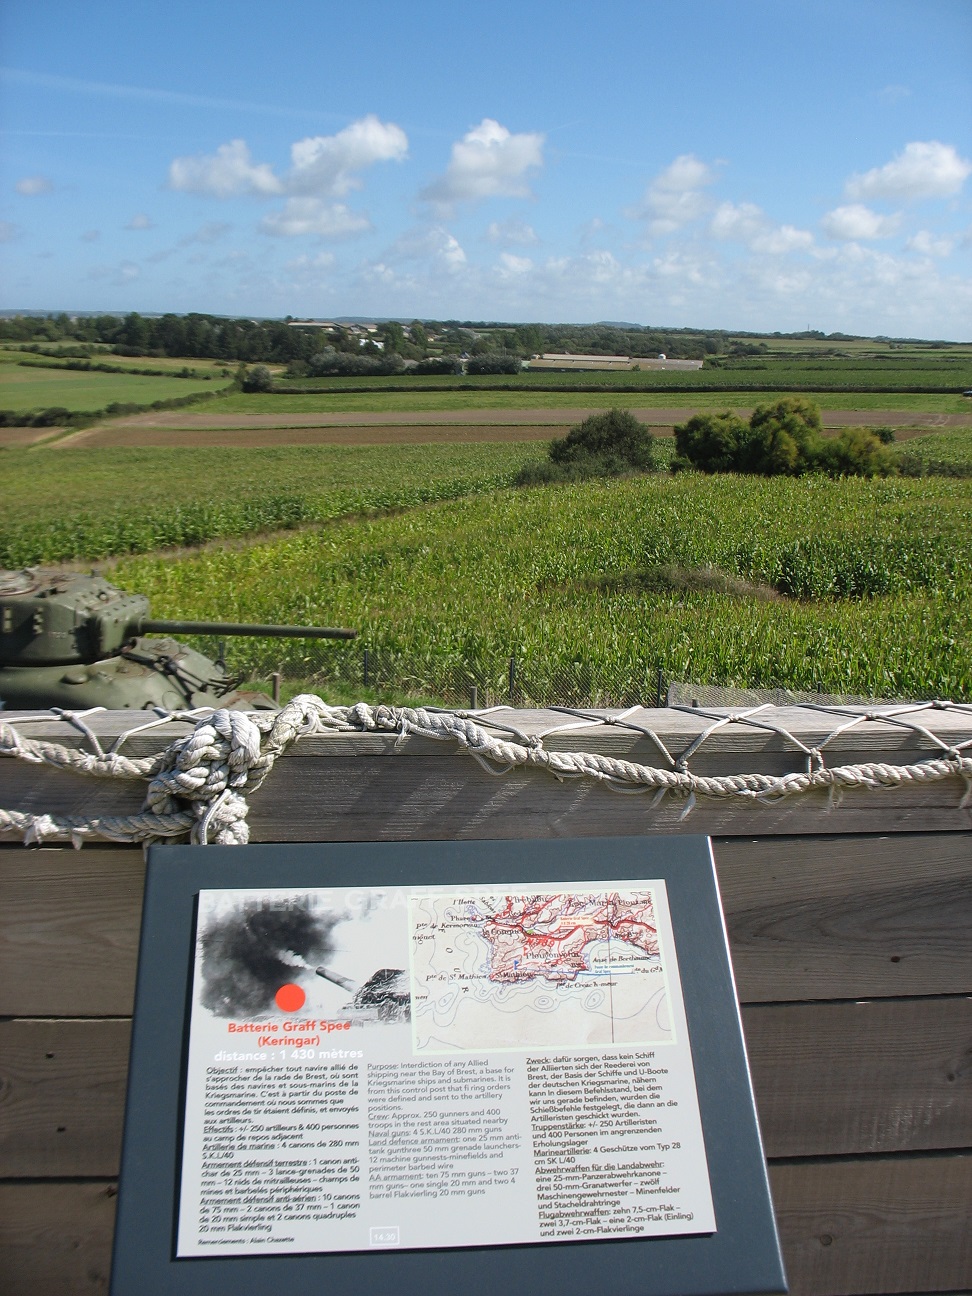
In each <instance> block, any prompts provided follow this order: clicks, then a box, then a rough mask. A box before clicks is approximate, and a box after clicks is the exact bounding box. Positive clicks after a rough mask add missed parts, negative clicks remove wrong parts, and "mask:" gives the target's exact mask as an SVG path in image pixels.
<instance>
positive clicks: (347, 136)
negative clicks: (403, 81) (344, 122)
mask: <svg viewBox="0 0 972 1296" xmlns="http://www.w3.org/2000/svg"><path fill="white" fill-rule="evenodd" d="M407 156H408V137H407V136H406V134H405V132H404V131H403V130H402V129H401V127H400V126H396V125H395V124H394V123H393V122H387V123H386V122H381V121H379V120H378V118H377V117H376V116H375V115H374V113H369V114H368V116H367V117H362V118H361V120H360V121H356V122H352V123H351V125H350V126H347V127H345V129H344V130H342V131H338V133H337V134H336V135H314V136H309V137H308V138H307V139H302V140H298V141H297V142H296V143H295V144H292V145H291V148H290V158H291V162H292V163H293V167H292V169H291V171H290V174H289V175H288V176H287V177H286V179H285V181H284V184H285V187H286V190H287V192H288V193H290V194H313V195H316V196H317V197H322V198H340V197H343V196H344V195H345V194H347V193H350V192H351V190H352V189H360V188H361V181H360V179H358V177H357V176H356V175H355V174H354V173H355V172H356V171H363V170H364V169H365V167H369V166H373V165H374V164H375V163H376V162H401V161H402V160H403V159H404V158H405V157H407Z"/></svg>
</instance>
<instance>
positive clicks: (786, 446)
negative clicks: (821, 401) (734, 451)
mask: <svg viewBox="0 0 972 1296" xmlns="http://www.w3.org/2000/svg"><path fill="white" fill-rule="evenodd" d="M822 430H823V428H822V426H821V423H820V409H819V407H818V406H817V405H815V404H814V402H813V401H812V400H809V399H808V398H807V397H806V396H785V397H784V398H783V399H782V400H779V401H777V402H776V403H775V404H774V405H759V406H757V407H756V409H754V410H753V413H752V417H751V418H750V420H749V432H748V434H747V436H746V437H745V439H744V440H743V441H742V443H741V444H740V447H739V451H740V453H739V461H738V470H739V471H740V472H751V473H760V474H761V475H763V476H769V477H771V476H775V475H776V474H778V473H791V474H793V473H801V472H806V471H807V470H808V469H809V468H812V467H813V462H814V456H815V451H816V448H817V447H816V443H817V442H818V441H819V439H820V434H821V432H822Z"/></svg>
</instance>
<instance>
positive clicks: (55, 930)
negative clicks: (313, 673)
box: [0, 833, 972, 1017]
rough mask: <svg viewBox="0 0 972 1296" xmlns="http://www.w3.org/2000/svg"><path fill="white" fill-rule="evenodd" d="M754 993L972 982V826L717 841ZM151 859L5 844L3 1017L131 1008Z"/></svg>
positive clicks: (767, 996) (902, 991) (843, 993)
mask: <svg viewBox="0 0 972 1296" xmlns="http://www.w3.org/2000/svg"><path fill="white" fill-rule="evenodd" d="M714 850H715V855H716V862H717V865H718V871H719V883H720V887H721V890H722V896H723V904H724V908H725V913H726V921H727V924H728V927H729V935H730V942H731V946H732V956H733V964H734V967H735V973H736V983H737V988H738V991H739V996H740V999H741V1000H742V1001H743V1002H750V1003H756V1002H772V1001H774V1000H796V999H857V998H865V997H867V998H872V997H882V996H892V995H935V994H961V993H965V992H967V990H968V988H969V987H970V986H972V949H970V944H969V940H968V932H969V930H970V929H972V887H970V886H969V877H970V876H972V835H967V834H946V833H933V834H927V835H921V834H914V835H911V834H903V835H897V836H891V837H866V836H859V837H852V836H851V837H832V838H820V837H812V836H808V837H795V838H773V837H769V838H763V839H759V840H753V839H752V838H749V839H739V838H731V839H717V840H716V841H715V843H714ZM143 876H144V865H143V863H142V852H141V850H140V849H139V848H131V847H95V846H86V847H85V848H84V849H83V850H82V851H73V850H71V849H70V848H67V849H46V850H24V849H23V848H22V847H20V846H7V847H0V1015H6V1016H20V1017H33V1016H56V1017H71V1016H93V1017H101V1016H116V1015H117V1016H123V1015H125V1014H128V1013H130V1012H131V1010H132V996H133V990H134V984H135V960H136V956H137V947H138V930H139V921H140V914H141V903H142V880H143Z"/></svg>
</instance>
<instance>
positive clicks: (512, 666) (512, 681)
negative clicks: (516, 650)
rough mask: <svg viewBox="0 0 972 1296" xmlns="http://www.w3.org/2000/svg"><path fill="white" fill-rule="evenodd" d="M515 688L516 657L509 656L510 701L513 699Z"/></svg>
mask: <svg viewBox="0 0 972 1296" xmlns="http://www.w3.org/2000/svg"><path fill="white" fill-rule="evenodd" d="M515 688H516V658H515V657H511V658H510V701H511V702H512V701H513V691H514V689H515Z"/></svg>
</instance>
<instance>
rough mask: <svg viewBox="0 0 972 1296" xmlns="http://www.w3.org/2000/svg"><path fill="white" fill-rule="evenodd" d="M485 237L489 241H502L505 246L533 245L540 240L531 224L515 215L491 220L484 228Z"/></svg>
mask: <svg viewBox="0 0 972 1296" xmlns="http://www.w3.org/2000/svg"><path fill="white" fill-rule="evenodd" d="M486 237H487V239H489V241H490V243H502V244H504V245H505V246H506V247H533V246H535V244H537V243H539V242H540V240H539V239H538V238H537V233H536V230H534V228H533V226H532V225H528V224H527V223H526V221H523V220H520V219H518V218H517V217H513V218H512V219H511V220H506V221H491V222H490V224H489V225H488V226H487V229H486Z"/></svg>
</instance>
